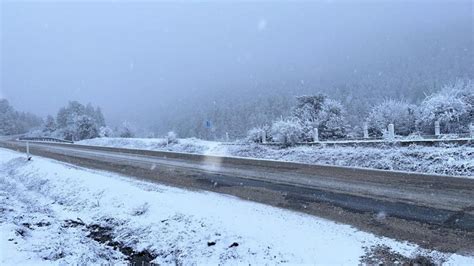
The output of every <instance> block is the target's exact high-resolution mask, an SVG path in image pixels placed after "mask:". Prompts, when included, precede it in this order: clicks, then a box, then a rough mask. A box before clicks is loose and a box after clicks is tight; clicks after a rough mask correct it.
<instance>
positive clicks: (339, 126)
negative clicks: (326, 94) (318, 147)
mask: <svg viewBox="0 0 474 266" xmlns="http://www.w3.org/2000/svg"><path fill="white" fill-rule="evenodd" d="M345 117H346V111H345V109H344V107H343V106H342V104H341V103H340V102H338V101H335V100H332V99H326V100H325V101H324V103H323V108H322V110H321V112H320V113H319V126H318V131H319V137H320V138H321V139H339V138H344V137H345V136H346V135H347V127H348V126H347V121H346V118H345ZM311 138H312V137H311Z"/></svg>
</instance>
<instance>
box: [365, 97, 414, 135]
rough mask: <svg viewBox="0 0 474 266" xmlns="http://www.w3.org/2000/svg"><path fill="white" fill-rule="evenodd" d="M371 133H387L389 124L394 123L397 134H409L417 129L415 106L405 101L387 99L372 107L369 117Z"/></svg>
mask: <svg viewBox="0 0 474 266" xmlns="http://www.w3.org/2000/svg"><path fill="white" fill-rule="evenodd" d="M367 123H368V126H369V134H371V135H375V136H378V137H379V136H382V135H384V134H386V131H387V126H388V124H393V125H394V127H395V134H397V135H403V136H408V135H409V134H411V133H413V132H414V131H415V106H413V105H410V104H408V103H406V102H403V101H396V100H386V101H384V102H382V103H381V104H378V105H376V106H374V107H373V108H372V110H371V111H370V114H369V116H368V118H367Z"/></svg>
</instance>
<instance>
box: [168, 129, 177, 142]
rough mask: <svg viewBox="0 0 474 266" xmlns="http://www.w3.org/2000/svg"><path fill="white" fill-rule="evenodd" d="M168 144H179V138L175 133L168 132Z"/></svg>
mask: <svg viewBox="0 0 474 266" xmlns="http://www.w3.org/2000/svg"><path fill="white" fill-rule="evenodd" d="M166 143H168V144H176V143H178V136H177V135H176V133H174V132H173V131H170V132H168V134H167V135H166Z"/></svg>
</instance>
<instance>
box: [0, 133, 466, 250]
mask: <svg viewBox="0 0 474 266" xmlns="http://www.w3.org/2000/svg"><path fill="white" fill-rule="evenodd" d="M0 146H1V147H4V148H9V149H12V150H17V151H21V152H24V151H25V146H26V143H25V142H19V141H8V140H3V141H0ZM30 152H31V153H32V154H33V155H39V156H44V157H49V158H53V159H56V160H60V161H64V162H68V163H71V164H76V165H79V166H84V167H88V168H94V169H100V170H107V171H113V172H117V173H121V174H123V175H125V176H132V177H136V178H140V179H146V180H149V181H152V182H158V183H162V184H167V185H172V186H178V187H182V188H186V189H200V190H209V191H214V192H218V193H224V194H230V195H234V196H238V197H241V198H244V199H247V200H252V201H256V202H261V203H265V204H269V205H273V206H277V207H283V208H288V209H292V210H296V211H301V212H305V213H308V214H312V215H316V216H319V217H323V218H327V219H331V220H334V221H338V222H342V223H346V224H350V225H352V226H354V227H356V228H358V229H361V230H364V231H369V232H373V233H376V234H379V235H383V236H388V237H392V238H396V239H399V240H407V241H411V242H415V243H417V244H419V245H421V246H423V247H426V248H434V249H438V250H441V251H446V252H457V253H461V254H470V255H472V254H474V179H469V178H461V177H452V176H441V175H425V174H414V173H403V172H392V171H382V170H368V169H360V168H348V167H335V166H322V165H308V164H298V163H289V162H279V161H270V160H258V159H248V158H234V157H218V156H205V155H195V154H184V153H173V152H159V151H143V150H131V149H118V148H107V147H94V146H83V145H72V144H56V143H30Z"/></svg>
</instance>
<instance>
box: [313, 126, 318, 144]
mask: <svg viewBox="0 0 474 266" xmlns="http://www.w3.org/2000/svg"><path fill="white" fill-rule="evenodd" d="M318 141H319V132H318V128H317V127H315V128H314V131H313V142H318Z"/></svg>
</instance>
